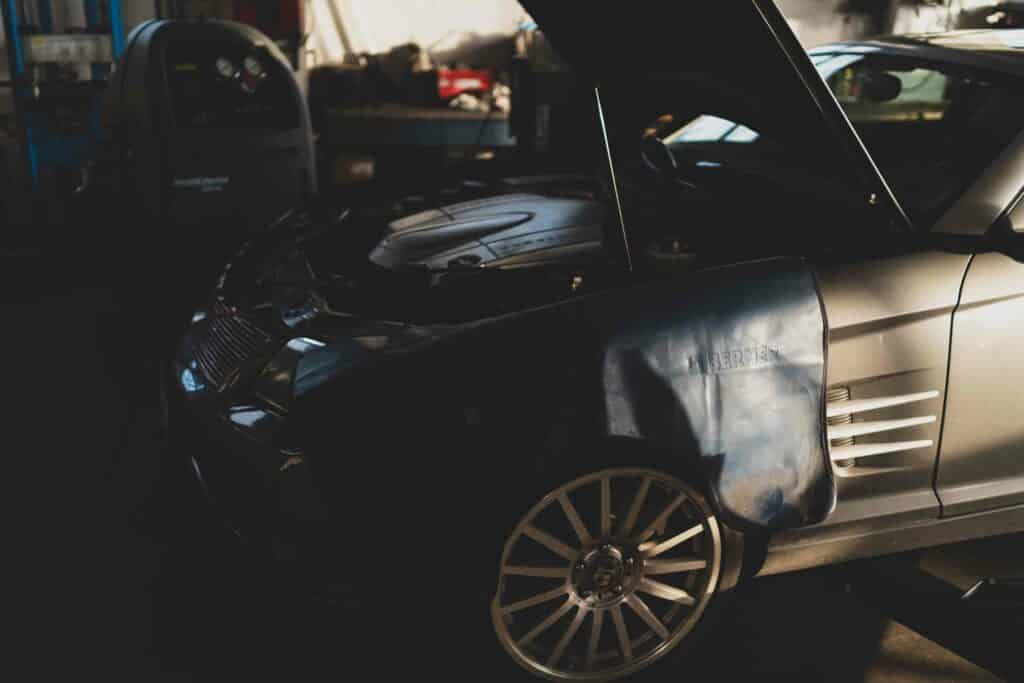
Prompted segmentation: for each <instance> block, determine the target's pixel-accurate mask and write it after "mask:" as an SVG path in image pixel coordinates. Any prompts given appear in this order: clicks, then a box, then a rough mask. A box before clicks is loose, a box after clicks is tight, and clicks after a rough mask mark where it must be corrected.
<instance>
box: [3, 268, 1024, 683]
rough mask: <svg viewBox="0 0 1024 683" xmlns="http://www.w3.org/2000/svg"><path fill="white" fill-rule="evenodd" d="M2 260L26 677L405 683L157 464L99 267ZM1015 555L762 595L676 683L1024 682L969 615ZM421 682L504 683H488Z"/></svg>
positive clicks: (1016, 640) (797, 585) (779, 584)
mask: <svg viewBox="0 0 1024 683" xmlns="http://www.w3.org/2000/svg"><path fill="white" fill-rule="evenodd" d="M7 265H9V266H11V267H8V268H2V269H0V272H2V275H0V278H2V279H0V285H2V286H3V287H4V288H5V291H7V292H11V293H12V294H15V295H17V294H18V293H20V292H31V294H30V295H26V298H25V299H24V300H22V301H20V302H15V303H14V305H13V307H11V308H9V309H8V316H9V318H8V319H9V320H12V321H15V324H13V325H12V326H11V327H9V328H7V332H8V334H5V335H4V336H5V337H6V340H5V342H4V343H5V344H12V346H11V347H10V348H8V349H7V350H6V353H5V354H4V356H3V357H4V358H5V359H7V367H6V368H5V369H4V375H3V376H4V378H5V380H6V381H5V382H4V386H5V387H6V391H7V392H8V397H9V398H12V399H13V400H12V401H11V405H13V407H14V413H13V419H11V420H10V425H11V426H13V431H14V435H15V438H14V442H13V443H14V444H15V445H14V447H13V448H12V449H11V450H10V451H8V455H9V459H10V461H12V462H14V463H15V464H16V467H18V468H20V467H25V468H26V469H27V470H28V471H26V472H25V474H23V475H22V474H21V473H20V471H19V470H18V469H16V470H15V472H16V473H17V474H18V476H11V477H10V479H11V481H13V482H15V483H16V484H20V483H24V484H25V485H24V486H18V487H17V488H19V489H20V494H21V495H20V496H19V495H16V496H15V498H14V500H15V501H16V502H17V503H16V511H17V513H18V514H17V517H16V519H17V524H15V525H14V526H15V527H16V529H15V530H14V531H13V533H14V536H15V544H16V545H15V548H19V547H21V548H23V550H20V551H18V552H14V553H11V555H10V558H11V559H10V560H9V564H10V565H13V566H14V569H15V576H16V578H15V579H14V580H13V581H12V582H11V583H10V584H9V586H10V587H13V588H14V590H13V591H11V592H12V593H13V595H12V597H13V610H11V611H9V607H10V606H11V604H10V603H8V604H6V605H5V609H4V612H5V616H8V617H10V616H11V615H12V614H13V615H14V618H13V619H12V620H11V622H10V623H14V624H16V628H15V629H14V631H15V632H16V633H17V635H18V636H19V637H20V639H19V640H20V642H18V641H16V647H12V648H11V652H12V653H14V654H16V655H17V656H20V657H24V658H25V666H26V667H27V668H19V669H17V670H19V671H23V672H24V675H21V676H19V677H18V679H19V680H54V679H55V678H56V676H57V675H62V676H66V675H67V674H68V673H71V674H73V675H76V677H77V678H84V677H90V678H91V677H97V678H99V677H102V679H103V680H107V681H111V680H132V681H206V680H209V681H223V680H271V679H279V680H289V681H307V680H321V679H328V678H330V679H333V680H340V679H343V678H344V677H345V676H346V675H351V674H353V673H356V672H368V671H374V672H376V673H377V674H378V676H375V677H379V674H381V673H382V672H388V673H391V674H396V673H397V671H396V669H395V668H394V667H395V662H381V661H372V662H370V661H364V660H361V659H360V655H359V652H358V651H350V650H346V649H345V648H344V647H341V643H343V642H344V640H345V635H346V633H348V632H350V631H351V630H352V628H353V626H352V625H351V624H347V623H345V622H344V621H342V620H340V619H339V615H337V614H336V613H332V612H330V611H325V610H322V609H315V608H311V607H307V606H303V605H302V604H301V603H299V602H297V601H296V600H294V596H293V593H292V592H291V591H290V590H289V587H288V586H287V585H284V584H283V582H282V580H281V578H280V577H279V576H278V575H276V574H275V573H274V572H273V571H271V570H270V569H268V568H267V566H266V565H265V563H264V561H263V559H264V558H262V556H260V555H259V554H258V553H257V552H256V551H254V550H252V549H249V548H247V547H246V546H244V545H243V544H241V543H239V542H238V541H237V539H235V538H234V537H233V536H232V535H231V534H230V533H228V532H227V531H226V530H224V529H223V528H222V527H221V526H220V525H219V524H218V522H217V521H216V520H215V519H213V518H212V517H211V515H210V514H209V511H208V510H207V508H206V507H205V506H204V504H203V501H202V500H201V498H200V497H199V496H198V495H197V491H196V489H195V487H193V486H191V485H190V484H189V482H188V480H187V477H186V476H185V473H184V472H182V471H177V470H174V471H164V470H161V469H160V465H159V462H160V461H159V459H158V458H155V457H153V456H154V454H155V453H156V452H157V449H158V448H159V447H160V440H159V435H158V432H157V428H156V423H155V419H154V416H155V415H156V401H155V393H154V392H153V391H152V382H151V380H152V378H153V377H154V374H153V373H154V371H153V368H152V367H151V366H150V365H148V364H147V363H146V362H145V360H144V356H145V350H144V349H143V348H139V347H138V346H136V345H135V342H134V339H135V337H134V335H133V332H132V331H133V326H134V325H137V321H136V320H137V316H135V315H133V314H132V313H131V312H126V311H124V310H122V309H121V308H120V307H119V306H118V304H117V302H116V298H115V297H114V296H113V295H112V293H111V291H110V290H109V289H108V288H105V287H103V286H102V285H89V284H87V283H89V282H90V281H91V280H92V279H93V278H91V277H90V275H89V273H88V268H87V267H83V268H82V269H81V274H82V277H81V279H79V280H78V284H77V285H75V286H74V287H72V288H69V287H68V286H67V285H66V284H63V285H62V284H60V283H59V281H58V279H56V278H49V277H47V276H46V273H47V272H49V271H48V269H47V267H46V266H42V267H40V268H29V267H26V266H25V263H23V262H22V261H19V262H18V263H9V264H7ZM62 279H63V280H66V274H65V277H64V278H62ZM69 289H70V290H73V291H71V292H70V293H69ZM13 298H15V297H12V299H13ZM7 414H8V416H10V415H11V413H10V411H9V410H8V413H7ZM1022 548H1024V535H1016V536H1009V537H1003V538H998V539H990V540H986V541H980V542H974V543H966V544H961V545H957V546H952V547H948V548H943V549H937V550H931V551H928V552H924V553H914V554H909V555H900V556H894V557H890V558H884V559H880V560H871V561H864V562H858V563H854V564H849V565H842V566H838V567H830V568H825V569H820V570H813V571H808V572H802V573H799V574H793V575H787V576H780V577H774V578H768V579H763V580H759V581H756V582H754V583H752V584H750V585H748V586H746V587H744V588H741V589H739V590H737V591H734V592H733V593H731V594H730V596H729V599H728V604H727V605H726V609H725V611H724V612H723V616H722V618H721V619H720V623H719V624H718V628H717V630H716V631H714V632H713V633H711V634H710V637H708V638H707V639H705V640H704V641H703V642H702V643H701V644H700V647H699V648H698V649H697V650H696V652H694V654H693V657H692V658H691V659H690V660H688V662H681V663H680V664H679V669H678V671H679V675H680V676H682V675H684V674H685V675H689V676H696V675H698V674H703V675H702V676H701V677H702V678H707V680H753V679H754V678H755V677H756V678H757V679H758V680H786V681H822V680H828V681H872V682H875V681H878V682H881V681H885V682H890V681H907V682H910V681H915V682H921V683H925V682H928V683H931V682H933V681H999V680H1003V681H1012V680H1024V654H1022V652H1021V644H1022V643H1024V641H1022V640H1021V638H1020V633H1024V629H1022V626H1024V619H1022V617H1024V615H1021V614H1014V613H993V614H985V613H982V612H978V611H976V610H974V611H972V610H970V609H965V608H963V607H962V606H961V605H960V604H959V603H958V602H957V600H956V596H957V595H959V593H960V592H961V591H962V589H964V588H965V587H967V586H968V585H969V584H970V583H971V582H972V581H973V580H974V578H975V577H976V576H977V575H978V574H979V573H990V572H994V573H999V572H1006V571H1009V570H1014V569H1017V570H1019V569H1020V568H1021V567H1024V557H1022ZM5 602H6V600H5ZM398 626H400V625H396V627H398ZM8 645H10V641H8ZM399 659H400V658H399ZM413 671H414V672H415V677H417V678H422V677H424V676H425V675H428V674H429V675H431V677H432V676H433V674H435V673H442V674H443V675H444V676H445V678H447V679H450V680H470V679H472V680H497V677H496V676H495V675H494V674H492V673H491V672H487V671H464V670H459V669H458V668H454V669H452V670H450V671H445V672H428V671H422V670H417V669H413ZM357 680H358V678H357ZM672 680H679V676H673V678H672Z"/></svg>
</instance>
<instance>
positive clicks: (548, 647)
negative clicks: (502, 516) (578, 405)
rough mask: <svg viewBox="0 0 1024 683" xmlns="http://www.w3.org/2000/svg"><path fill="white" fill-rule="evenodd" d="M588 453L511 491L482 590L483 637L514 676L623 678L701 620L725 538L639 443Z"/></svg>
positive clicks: (671, 649)
mask: <svg viewBox="0 0 1024 683" xmlns="http://www.w3.org/2000/svg"><path fill="white" fill-rule="evenodd" d="M600 450H601V451H605V449H600ZM616 451H618V456H616V455H614V454H615V452H616ZM595 455H596V456H597V457H596V458H594V459H595V460H598V461H599V462H597V463H595V464H593V465H590V466H586V467H583V466H579V465H577V466H573V465H571V464H569V465H566V464H563V465H561V466H558V467H557V468H553V470H552V471H551V472H547V473H545V476H544V477H543V478H542V480H543V483H541V484H537V485H534V486H533V487H530V488H531V489H532V490H531V491H529V492H527V491H524V492H523V495H521V496H520V495H517V496H516V498H517V499H520V500H523V499H526V500H524V501H523V504H522V505H517V506H516V507H517V511H518V512H519V513H520V516H519V518H518V520H517V521H516V522H515V523H514V526H512V527H511V528H510V530H509V531H508V532H507V534H506V537H505V541H504V546H503V549H502V552H501V560H500V565H499V567H496V568H494V569H497V572H496V573H497V589H496V590H495V589H494V588H492V589H491V592H492V596H493V597H492V600H491V604H490V617H491V627H492V628H491V632H492V633H491V635H492V643H493V641H495V640H496V641H497V644H498V645H499V647H493V646H492V647H491V648H486V649H487V650H491V649H495V650H498V651H499V652H501V653H502V654H503V655H504V659H505V661H506V662H509V661H511V662H515V664H516V665H518V667H516V668H518V669H519V671H517V672H516V673H517V674H518V675H517V676H516V680H531V676H529V675H527V674H526V673H525V672H528V673H529V674H533V676H534V677H541V678H546V679H549V680H556V681H590V680H615V679H620V678H626V677H630V678H632V677H633V675H634V674H637V673H638V672H640V671H642V670H645V669H647V668H648V667H650V666H654V665H659V666H656V668H660V665H661V664H663V663H664V662H665V661H667V660H672V659H675V656H676V655H678V654H680V653H681V652H683V651H685V650H688V649H689V646H691V645H692V644H693V643H694V642H696V640H698V639H699V638H700V636H701V635H702V634H701V633H700V632H701V631H703V630H704V628H703V626H704V624H705V622H706V621H707V616H708V613H707V611H708V607H709V605H710V604H711V603H712V598H713V597H714V595H715V593H716V592H717V589H718V585H719V580H720V578H721V573H722V566H723V554H724V553H723V543H724V539H725V534H724V532H723V528H722V527H720V525H719V523H718V521H717V519H716V518H715V515H714V512H713V510H712V508H711V506H710V505H709V504H708V502H707V497H706V495H705V494H704V493H703V492H702V491H701V488H700V487H699V486H695V485H694V483H687V482H686V481H684V480H683V479H681V478H678V477H677V476H675V475H674V474H670V470H669V469H668V468H667V467H665V466H664V464H661V465H659V464H658V460H660V458H656V457H652V454H650V453H644V452H642V451H640V452H637V451H636V450H623V449H621V448H615V447H612V448H608V449H607V450H606V452H604V453H600V454H597V453H595ZM554 470H557V471H554ZM686 479H689V480H690V482H694V479H693V477H692V476H689V477H686ZM492 586H493V584H492ZM699 626H700V627H701V628H698V627H699ZM595 634H596V635H595ZM669 654H672V655H673V657H668V655H669ZM499 668H501V669H504V667H501V666H499ZM510 668H513V667H510ZM482 673H488V674H489V673H491V672H486V671H485V672H482Z"/></svg>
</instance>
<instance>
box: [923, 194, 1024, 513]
mask: <svg viewBox="0 0 1024 683" xmlns="http://www.w3.org/2000/svg"><path fill="white" fill-rule="evenodd" d="M1009 219H1010V224H1011V225H1012V226H1014V228H1015V230H1024V204H1018V206H1017V208H1016V209H1015V210H1014V211H1012V212H1011V213H1010V215H1009ZM1021 349H1024V264H1022V263H1020V262H1018V261H1017V260H1015V259H1014V258H1011V257H1010V256H1008V255H1006V254H1003V253H999V252H989V253H982V254H978V255H977V256H975V257H974V258H973V259H972V261H971V264H970V268H969V269H968V271H967V276H966V278H965V279H964V285H963V293H962V294H961V297H960V305H959V307H958V309H957V311H956V315H955V316H954V319H953V334H952V346H951V349H950V372H949V394H948V398H947V404H946V418H945V424H944V426H943V432H942V452H941V459H940V461H939V467H938V472H937V477H936V490H937V491H938V495H939V498H940V500H941V501H942V506H943V515H944V516H954V515H962V514H967V513H971V512H980V511H983V510H989V509H994V508H998V507H1006V506H1010V505H1019V504H1022V503H1024V417H1022V406H1024V369H1022V363H1021V362H1020V353H1021Z"/></svg>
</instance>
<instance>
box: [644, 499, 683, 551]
mask: <svg viewBox="0 0 1024 683" xmlns="http://www.w3.org/2000/svg"><path fill="white" fill-rule="evenodd" d="M684 500H686V496H684V495H682V494H680V495H678V496H676V497H675V499H674V500H673V501H672V502H671V503H669V504H668V505H667V506H666V507H665V509H664V510H662V511H661V512H659V513H658V516H657V517H655V518H654V521H653V522H651V523H650V524H648V525H647V528H646V529H644V530H643V532H642V533H641V534H640V540H641V541H646V540H647V539H649V538H651V537H653V536H654V534H655V533H657V532H658V531H659V530H664V528H665V522H666V521H667V520H668V516H669V515H671V514H672V513H673V512H675V511H676V510H677V509H678V508H679V506H680V505H682V504H683V501H684Z"/></svg>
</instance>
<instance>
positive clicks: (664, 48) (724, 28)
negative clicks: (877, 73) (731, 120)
mask: <svg viewBox="0 0 1024 683" xmlns="http://www.w3.org/2000/svg"><path fill="white" fill-rule="evenodd" d="M522 3H523V5H524V7H526V9H527V10H528V11H529V12H530V13H531V14H532V16H533V17H534V19H536V21H537V23H538V24H539V26H540V27H541V29H542V30H543V31H544V32H545V35H547V37H548V38H549V39H550V40H551V43H552V44H553V45H554V46H555V48H556V49H557V50H558V52H559V53H560V55H561V56H562V57H563V58H564V59H565V60H566V61H568V62H569V63H570V64H571V65H572V66H573V67H574V68H575V69H576V70H577V71H578V72H580V73H581V74H582V75H584V76H585V77H587V78H589V79H590V80H591V81H592V82H593V83H594V84H595V85H596V86H599V87H601V89H602V90H604V89H605V86H607V85H609V84H621V83H624V82H626V83H629V82H639V81H642V80H645V79H648V78H650V77H656V76H659V75H662V74H664V75H671V76H672V77H674V78H684V79H687V80H699V81H701V82H703V83H708V84H712V85H713V86H714V87H716V88H720V89H724V90H728V91H730V92H731V93H732V94H733V95H734V96H735V97H737V98H739V99H742V100H743V101H745V102H747V103H749V106H750V107H753V108H756V109H757V111H758V114H759V116H761V117H762V118H763V119H771V120H772V121H773V124H774V125H775V126H776V127H777V128H785V129H786V130H787V131H788V132H789V135H788V137H789V139H790V140H795V141H796V144H797V145H799V146H800V147H802V148H804V149H803V150H797V151H806V152H807V153H808V157H809V158H810V157H813V158H816V159H823V160H825V163H827V164H828V166H829V168H828V171H829V172H831V173H832V175H834V176H836V177H838V178H842V179H844V182H848V183H850V185H851V190H852V191H853V192H854V194H855V195H856V196H858V197H862V199H863V201H864V202H865V204H866V205H869V206H871V207H874V208H875V209H876V210H877V211H879V212H884V214H883V215H882V216H881V218H883V220H887V221H889V222H891V223H894V224H895V225H896V226H898V227H899V228H906V227H909V225H910V221H909V219H908V218H907V215H906V213H905V212H904V211H903V209H902V208H901V207H900V205H899V202H898V201H897V200H896V198H895V197H894V195H893V193H892V191H891V189H890V188H889V185H888V183H887V182H886V181H885V179H884V178H883V177H882V175H881V173H880V171H879V169H878V166H877V165H876V164H875V163H874V161H873V160H872V159H871V156H870V154H869V153H868V151H867V149H866V148H865V146H864V144H863V142H862V141H861V139H860V137H859V136H858V135H857V133H856V131H855V130H854V128H853V126H852V125H851V124H850V121H849V119H847V117H846V115H845V113H844V112H843V110H842V108H841V107H840V105H839V103H838V102H837V101H836V99H835V97H834V96H833V95H832V92H831V91H830V90H829V88H828V86H827V85H826V83H825V82H824V81H823V80H822V78H821V77H820V76H819V75H818V73H817V71H815V69H814V65H813V63H812V62H811V59H810V57H809V56H808V55H807V53H806V52H805V51H804V49H803V47H801V45H800V43H799V41H798V40H797V38H796V36H795V34H794V33H793V31H792V29H791V28H790V26H789V24H788V23H787V22H786V20H785V18H784V17H783V16H782V14H781V12H779V10H778V8H777V7H776V6H775V4H774V3H773V2H772V1H771V0H714V2H700V3H696V2H683V1H679V2H663V1H660V0H639V1H638V2H631V3H594V2H587V1H585V0H558V2H551V1H550V0H522ZM666 87H670V86H666Z"/></svg>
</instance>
